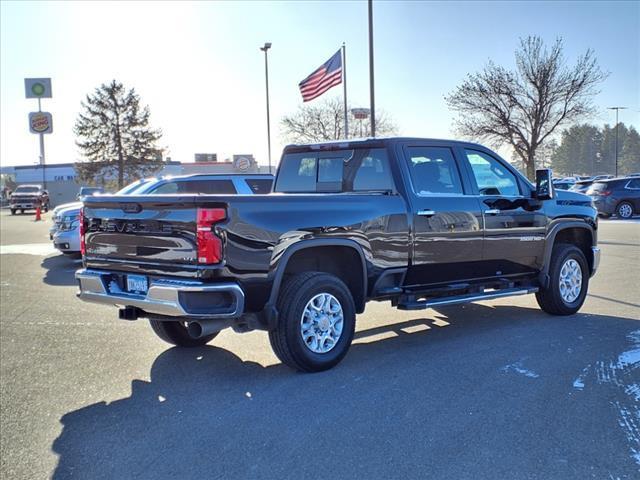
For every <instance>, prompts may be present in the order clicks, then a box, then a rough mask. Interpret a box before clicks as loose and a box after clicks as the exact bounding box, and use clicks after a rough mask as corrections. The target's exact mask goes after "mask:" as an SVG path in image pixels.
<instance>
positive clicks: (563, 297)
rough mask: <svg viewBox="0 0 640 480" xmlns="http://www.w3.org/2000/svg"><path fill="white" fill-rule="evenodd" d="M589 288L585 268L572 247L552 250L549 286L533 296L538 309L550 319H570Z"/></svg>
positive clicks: (582, 259) (585, 265) (580, 253)
mask: <svg viewBox="0 0 640 480" xmlns="http://www.w3.org/2000/svg"><path fill="white" fill-rule="evenodd" d="M588 288H589V264H588V263H587V259H586V258H585V256H584V253H582V250H580V249H579V248H578V247H576V246H575V245H569V244H566V243H560V244H558V245H555V246H554V247H553V253H552V254H551V264H550V265H549V285H548V286H547V288H545V289H540V290H539V291H538V292H537V293H536V300H537V301H538V305H540V308H541V309H542V310H544V311H545V312H547V313H549V314H551V315H573V314H574V313H576V312H577V311H578V310H580V307H582V304H583V303H584V300H585V298H586V296H587V290H588Z"/></svg>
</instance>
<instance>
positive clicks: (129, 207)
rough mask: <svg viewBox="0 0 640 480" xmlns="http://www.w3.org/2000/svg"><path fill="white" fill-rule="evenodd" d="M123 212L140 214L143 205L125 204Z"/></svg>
mask: <svg viewBox="0 0 640 480" xmlns="http://www.w3.org/2000/svg"><path fill="white" fill-rule="evenodd" d="M122 211H123V212H125V213H140V212H141V211H142V205H140V204H139V203H125V204H124V205H123V206H122Z"/></svg>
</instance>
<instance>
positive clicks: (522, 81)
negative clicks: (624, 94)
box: [445, 36, 608, 179]
mask: <svg viewBox="0 0 640 480" xmlns="http://www.w3.org/2000/svg"><path fill="white" fill-rule="evenodd" d="M562 51H563V44H562V39H558V40H556V42H555V43H554V45H553V46H552V47H551V49H550V50H548V49H547V48H546V47H545V45H544V42H543V41H542V39H541V38H540V37H535V36H530V37H528V38H526V39H521V40H520V47H519V48H518V50H516V52H515V57H516V70H515V71H510V70H507V69H506V68H504V67H501V66H499V65H495V64H494V63H493V62H489V63H488V65H487V66H486V67H485V68H484V69H483V70H482V71H481V72H479V73H475V74H470V75H469V76H468V77H467V79H466V80H465V81H464V82H463V83H462V85H460V86H458V87H457V88H456V89H455V90H454V91H453V92H452V93H451V94H449V95H448V96H447V97H445V100H446V102H447V104H448V105H449V107H450V108H451V109H452V110H454V111H456V112H457V113H458V114H459V116H458V119H457V120H456V122H455V124H456V127H457V130H458V132H459V133H460V134H462V135H464V136H469V137H472V138H475V139H479V140H488V141H490V142H492V144H493V145H494V146H496V147H497V146H501V145H504V144H509V145H511V146H512V147H513V149H514V151H515V153H516V155H517V156H518V157H519V159H520V160H521V161H522V163H523V165H524V167H525V170H526V173H527V176H528V177H529V178H530V179H533V178H534V176H535V169H536V166H535V159H536V151H537V150H538V148H539V147H540V146H541V145H543V144H544V142H545V141H547V140H548V139H549V137H550V136H551V135H552V134H553V132H554V131H556V129H557V128H558V127H559V126H561V125H563V124H566V123H569V122H573V121H576V120H578V119H579V118H581V117H584V116H588V115H590V114H593V113H594V111H595V109H594V106H593V103H592V99H593V97H594V96H595V95H596V94H597V93H598V90H597V85H598V84H599V83H600V82H602V81H603V80H604V79H605V78H606V77H607V75H608V74H606V73H604V72H602V70H600V67H599V66H598V63H597V60H596V58H595V55H594V52H593V51H592V50H587V51H586V52H585V53H584V54H583V55H582V56H580V57H579V58H578V60H577V62H576V64H575V65H574V66H573V67H568V66H567V63H566V61H565V58H564V56H563V53H562Z"/></svg>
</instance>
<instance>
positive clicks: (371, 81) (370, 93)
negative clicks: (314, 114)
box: [368, 0, 376, 137]
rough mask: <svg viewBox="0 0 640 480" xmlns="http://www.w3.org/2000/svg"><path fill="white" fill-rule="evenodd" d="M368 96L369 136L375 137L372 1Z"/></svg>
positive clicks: (370, 5)
mask: <svg viewBox="0 0 640 480" xmlns="http://www.w3.org/2000/svg"><path fill="white" fill-rule="evenodd" d="M368 4H369V95H370V102H371V107H370V108H371V136H372V137H375V136H376V95H375V89H374V80H373V0H369V2H368Z"/></svg>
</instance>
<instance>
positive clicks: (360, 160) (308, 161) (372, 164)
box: [275, 148, 393, 192]
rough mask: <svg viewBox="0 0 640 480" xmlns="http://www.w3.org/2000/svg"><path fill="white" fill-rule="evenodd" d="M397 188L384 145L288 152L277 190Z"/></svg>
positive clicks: (283, 161) (281, 167) (282, 164)
mask: <svg viewBox="0 0 640 480" xmlns="http://www.w3.org/2000/svg"><path fill="white" fill-rule="evenodd" d="M381 190H383V191H388V190H393V181H392V178H391V170H390V168H389V161H388V159H387V152H386V150H385V149H384V148H372V149H368V148H362V149H355V150H340V151H336V152H318V153H296V154H287V155H285V156H284V158H283V159H282V163H281V165H280V170H279V173H278V180H277V183H276V187H275V191H276V192H352V191H360V192H361V191H381Z"/></svg>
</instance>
